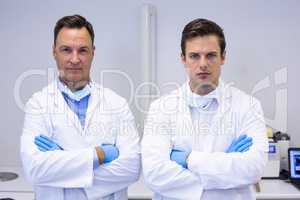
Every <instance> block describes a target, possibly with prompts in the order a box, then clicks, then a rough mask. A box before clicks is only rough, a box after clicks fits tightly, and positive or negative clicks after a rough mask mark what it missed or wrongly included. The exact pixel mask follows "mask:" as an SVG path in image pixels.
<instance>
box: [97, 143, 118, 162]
mask: <svg viewBox="0 0 300 200" xmlns="http://www.w3.org/2000/svg"><path fill="white" fill-rule="evenodd" d="M100 148H101V149H102V150H103V152H104V160H103V163H109V162H111V161H113V160H115V159H117V158H118V157H119V149H118V148H117V147H116V146H115V145H112V144H102V145H100Z"/></svg>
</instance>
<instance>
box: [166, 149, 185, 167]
mask: <svg viewBox="0 0 300 200" xmlns="http://www.w3.org/2000/svg"><path fill="white" fill-rule="evenodd" d="M188 156H189V153H188V152H186V151H181V150H177V149H172V152H171V155H170V158H171V160H172V161H175V162H176V163H177V164H179V165H181V166H182V167H183V168H185V169H187V163H186V159H187V157H188Z"/></svg>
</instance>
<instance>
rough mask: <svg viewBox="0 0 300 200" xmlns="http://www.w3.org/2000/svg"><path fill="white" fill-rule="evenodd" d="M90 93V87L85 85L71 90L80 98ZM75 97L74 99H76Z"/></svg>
mask: <svg viewBox="0 0 300 200" xmlns="http://www.w3.org/2000/svg"><path fill="white" fill-rule="evenodd" d="M90 93H91V91H90V87H89V86H88V85H86V86H85V87H84V88H83V89H81V90H78V91H75V92H73V94H74V95H75V96H76V98H77V99H79V100H81V99H82V98H84V97H86V96H88V95H89V94H90ZM77 99H75V100H77Z"/></svg>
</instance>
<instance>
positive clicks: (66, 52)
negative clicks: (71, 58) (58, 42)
mask: <svg viewBox="0 0 300 200" xmlns="http://www.w3.org/2000/svg"><path fill="white" fill-rule="evenodd" d="M60 51H61V52H62V53H65V54H68V53H71V52H72V49H71V48H70V47H62V48H60Z"/></svg>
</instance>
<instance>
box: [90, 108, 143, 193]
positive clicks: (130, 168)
mask: <svg viewBox="0 0 300 200" xmlns="http://www.w3.org/2000/svg"><path fill="white" fill-rule="evenodd" d="M118 116H119V117H117V118H118V119H117V124H118V125H117V126H116V127H117V140H116V146H117V147H118V149H119V157H118V158H117V159H116V160H114V161H112V162H110V163H108V164H104V165H100V166H99V167H98V168H97V169H96V170H95V171H94V180H93V186H92V187H88V188H85V191H86V194H87V196H88V199H98V198H100V197H103V196H106V195H109V194H112V193H114V192H117V191H119V190H122V189H125V188H127V187H128V186H129V185H130V184H131V183H133V182H135V181H137V180H138V178H139V174H140V162H141V161H140V145H139V135H138V132H137V130H136V127H135V122H134V117H133V115H132V113H131V111H130V109H129V107H128V105H127V103H125V106H124V107H123V109H122V111H121V112H120V114H118Z"/></svg>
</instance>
